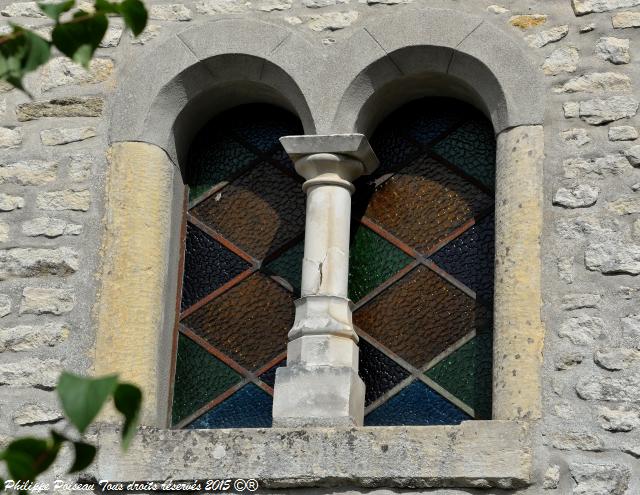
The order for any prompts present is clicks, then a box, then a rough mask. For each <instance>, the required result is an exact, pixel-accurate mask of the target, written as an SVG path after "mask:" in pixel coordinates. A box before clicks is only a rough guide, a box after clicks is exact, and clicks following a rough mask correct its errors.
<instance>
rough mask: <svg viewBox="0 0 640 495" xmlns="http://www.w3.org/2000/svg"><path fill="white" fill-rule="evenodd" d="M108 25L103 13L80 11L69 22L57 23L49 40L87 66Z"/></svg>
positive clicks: (68, 55)
mask: <svg viewBox="0 0 640 495" xmlns="http://www.w3.org/2000/svg"><path fill="white" fill-rule="evenodd" d="M108 26H109V21H108V20H107V16H106V15H105V14H103V13H95V14H93V15H91V14H87V13H86V12H82V11H81V12H77V13H76V14H75V15H74V18H73V19H72V20H71V21H70V22H66V23H63V24H57V25H56V27H55V28H54V29H53V32H52V33H51V40H52V41H53V44H54V45H55V47H56V48H57V49H58V50H60V51H61V52H62V53H64V54H65V55H66V56H67V57H69V58H71V59H73V60H75V61H76V62H79V63H81V64H82V65H83V66H84V67H85V68H87V67H88V66H89V61H90V60H91V57H92V56H93V52H94V51H95V50H96V48H98V45H99V44H100V42H101V41H102V38H103V37H104V33H105V32H106V31H107V27H108Z"/></svg>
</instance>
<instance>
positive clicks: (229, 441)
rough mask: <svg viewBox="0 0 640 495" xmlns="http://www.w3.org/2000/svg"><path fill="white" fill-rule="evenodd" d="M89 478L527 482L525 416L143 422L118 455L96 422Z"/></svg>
mask: <svg viewBox="0 0 640 495" xmlns="http://www.w3.org/2000/svg"><path fill="white" fill-rule="evenodd" d="M99 436H100V438H99V443H100V445H101V447H100V450H99V452H98V457H97V464H96V466H95V469H96V472H95V473H94V474H95V476H96V477H97V479H108V480H111V481H133V480H137V481H141V480H148V481H153V480H165V479H168V478H171V479H174V480H206V479H225V478H254V479H256V480H258V482H259V483H260V487H261V488H268V487H303V486H338V485H345V484H348V485H351V486H354V485H355V486H361V487H377V486H384V487H403V488H430V487H448V488H465V487H473V488H490V487H498V488H503V489H513V488H518V487H523V486H527V485H529V484H531V482H532V481H531V439H530V429H529V425H528V423H527V422H514V421H468V422H464V423H462V424H461V425H458V426H412V427H403V426H394V427H363V428H313V429H307V430H304V429H289V428H270V429H233V430H230V429H223V430H158V429H154V428H142V429H140V431H139V432H138V433H137V434H136V435H135V437H134V440H133V443H132V445H131V447H130V448H129V450H128V451H127V453H126V454H123V453H122V451H121V449H120V437H119V433H118V432H117V431H116V430H115V429H114V428H113V427H110V426H103V427H101V429H100V431H99Z"/></svg>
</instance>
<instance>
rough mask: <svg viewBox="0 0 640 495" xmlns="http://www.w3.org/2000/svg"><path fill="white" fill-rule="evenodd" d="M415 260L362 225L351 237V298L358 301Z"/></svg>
mask: <svg viewBox="0 0 640 495" xmlns="http://www.w3.org/2000/svg"><path fill="white" fill-rule="evenodd" d="M412 261H413V258H412V257H411V256H409V255H407V254H406V253H404V251H401V250H400V249H398V248H397V247H395V246H394V245H393V244H391V243H390V242H389V241H386V240H385V239H383V238H382V237H380V236H379V235H378V234H376V233H375V232H373V231H372V230H370V229H368V228H366V227H364V226H362V225H360V226H359V227H357V229H356V231H355V232H353V233H352V234H351V246H350V248H349V298H350V299H351V300H352V301H354V302H357V301H358V300H360V299H361V298H363V297H364V296H366V295H367V294H368V293H369V292H371V291H372V290H373V289H375V288H376V287H378V286H379V285H380V284H381V283H382V282H384V281H385V280H387V279H388V278H389V277H391V276H392V275H394V274H395V273H397V272H398V271H400V270H401V269H402V268H404V267H405V266H407V265H408V264H409V263H411V262H412Z"/></svg>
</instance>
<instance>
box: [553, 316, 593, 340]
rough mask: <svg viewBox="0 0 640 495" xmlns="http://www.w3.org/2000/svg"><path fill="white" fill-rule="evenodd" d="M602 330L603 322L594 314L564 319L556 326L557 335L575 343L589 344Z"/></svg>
mask: <svg viewBox="0 0 640 495" xmlns="http://www.w3.org/2000/svg"><path fill="white" fill-rule="evenodd" d="M603 330H604V322H603V321H602V319H601V318H598V317H596V316H586V315H583V316H576V317H574V318H569V319H568V320H565V321H564V322H563V323H562V324H561V325H560V328H558V336H559V337H561V338H567V339H569V340H570V341H571V342H572V343H573V344H575V345H584V346H586V345H590V344H592V343H593V342H594V341H595V340H597V339H598V338H599V337H600V335H602V332H603Z"/></svg>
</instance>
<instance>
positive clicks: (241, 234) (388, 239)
mask: <svg viewBox="0 0 640 495" xmlns="http://www.w3.org/2000/svg"><path fill="white" fill-rule="evenodd" d="M297 134H302V129H301V127H300V124H299V122H298V121H297V119H296V118H295V117H293V116H292V115H290V114H288V113H287V112H285V111H283V110H281V109H278V108H275V107H271V106H267V105H245V106H242V107H238V108H235V109H233V110H230V111H228V112H225V113H223V114H220V115H219V116H217V117H216V118H215V119H214V120H213V121H211V122H210V123H209V124H208V125H207V126H206V127H205V128H203V129H202V130H201V131H200V133H199V134H198V136H197V137H196V139H195V140H194V142H193V144H192V147H191V150H190V157H189V164H188V174H189V175H188V176H187V183H188V185H189V191H190V192H189V207H188V211H187V227H186V243H185V244H186V250H185V257H184V277H183V288H182V299H181V314H180V321H179V337H178V339H179V340H178V350H177V356H176V364H175V379H174V387H173V402H172V424H173V425H174V426H175V427H188V428H230V427H267V426H270V425H271V407H272V394H273V388H272V387H273V384H274V380H275V370H276V369H277V367H279V366H283V365H285V364H286V345H287V332H288V330H289V329H290V328H291V326H292V324H293V316H294V314H293V313H294V305H293V301H294V300H295V299H296V298H297V297H299V294H300V274H301V266H302V256H303V241H304V240H303V236H304V213H305V207H304V202H305V195H304V193H303V192H302V190H301V187H300V186H301V184H302V182H303V179H302V178H301V177H299V176H298V175H297V174H296V173H295V171H294V170H293V166H292V163H291V162H290V161H289V159H288V158H287V156H286V153H285V152H284V150H283V149H282V147H281V146H280V144H279V142H278V138H279V137H281V136H283V135H297ZM371 145H372V146H373V148H374V150H375V151H376V153H377V155H378V157H379V158H380V162H381V163H380V167H379V168H378V169H377V170H376V172H375V174H374V175H373V176H368V177H363V178H361V179H360V180H358V181H357V183H356V192H355V194H354V196H353V214H352V233H351V248H350V275H349V297H350V299H351V300H352V301H353V303H354V313H353V320H354V323H355V325H356V326H357V330H358V333H359V336H360V342H359V347H360V363H359V366H360V370H359V373H360V376H361V377H362V379H363V380H364V382H365V385H366V399H365V407H366V409H365V414H366V415H365V425H430V424H458V423H460V422H461V421H464V420H468V419H473V418H478V419H488V418H490V417H491V362H492V322H491V314H492V301H493V249H494V247H493V242H494V231H493V224H494V217H493V206H494V205H493V201H494V200H493V197H494V192H493V190H494V172H495V139H494V136H493V130H492V127H491V124H490V123H489V121H488V120H487V119H486V118H485V117H484V116H483V115H482V114H481V113H480V112H478V111H477V110H475V109H474V108H473V107H471V106H469V105H467V104H463V103H461V102H459V101H456V100H452V99H446V98H425V99H422V100H416V101H413V102H411V103H409V104H407V105H405V106H404V107H402V108H401V109H399V110H397V111H396V112H394V113H393V114H392V115H390V116H389V117H388V118H387V119H385V120H384V122H383V123H382V124H381V125H380V126H379V128H378V129H377V130H376V132H375V133H374V135H373V136H372V138H371Z"/></svg>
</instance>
